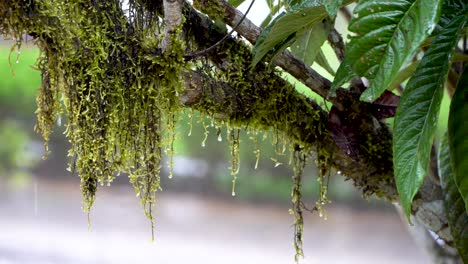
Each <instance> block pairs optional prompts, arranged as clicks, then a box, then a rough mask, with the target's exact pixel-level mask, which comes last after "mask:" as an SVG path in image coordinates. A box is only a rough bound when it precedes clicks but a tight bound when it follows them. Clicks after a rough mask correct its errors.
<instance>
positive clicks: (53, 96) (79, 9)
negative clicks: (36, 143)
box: [0, 0, 190, 220]
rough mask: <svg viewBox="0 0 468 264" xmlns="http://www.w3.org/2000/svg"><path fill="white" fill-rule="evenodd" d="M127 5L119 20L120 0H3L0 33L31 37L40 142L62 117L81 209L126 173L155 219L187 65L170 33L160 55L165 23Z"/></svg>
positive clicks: (182, 46) (179, 44)
mask: <svg viewBox="0 0 468 264" xmlns="http://www.w3.org/2000/svg"><path fill="white" fill-rule="evenodd" d="M130 2H131V3H130V10H129V14H128V15H129V17H126V16H125V15H124V13H123V9H122V6H121V2H120V1H117V0H114V1H85V0H77V1H72V2H69V1H53V0H48V1H3V2H2V3H0V14H1V15H2V16H1V17H2V21H1V25H0V31H1V33H2V34H4V35H7V36H8V35H9V36H12V37H14V38H16V39H21V36H22V34H23V33H24V32H27V33H28V34H30V35H32V36H33V37H35V38H36V44H37V45H38V47H39V48H40V50H41V57H40V60H39V61H38V64H37V67H38V68H39V69H40V70H41V73H42V86H41V88H40V91H39V93H38V96H37V103H38V110H37V116H38V122H37V125H36V130H37V131H38V132H39V133H40V134H41V135H42V136H43V138H44V140H45V142H46V147H47V143H48V138H49V135H50V133H51V131H52V128H53V126H54V124H55V122H56V120H57V118H58V117H59V115H60V114H61V113H62V112H63V111H64V112H65V113H66V114H67V116H68V120H69V123H68V124H66V135H67V137H68V138H69V140H70V143H71V149H70V151H69V156H70V158H71V159H72V160H71V164H70V166H69V167H70V170H71V171H74V172H76V173H77V174H78V175H79V176H80V178H81V189H82V193H83V208H84V210H85V211H88V212H89V210H90V209H91V206H92V204H93V203H94V201H95V195H96V191H97V189H98V188H99V186H100V185H109V184H110V183H111V182H112V181H113V179H114V178H115V176H116V175H117V174H118V173H120V172H125V173H128V174H129V175H130V176H129V177H130V182H131V183H132V184H133V186H134V188H135V190H136V193H137V196H139V197H140V199H141V202H142V206H143V208H144V211H145V214H146V215H147V216H148V218H149V219H151V220H152V211H151V210H152V209H151V208H152V206H153V205H154V204H155V202H156V192H157V190H158V189H159V188H160V185H159V178H160V176H159V175H160V168H161V158H162V155H163V152H164V153H167V154H168V155H169V156H172V155H173V152H174V147H173V141H174V139H175V124H176V121H177V118H178V113H179V112H180V111H181V104H180V102H179V99H178V97H179V94H180V93H181V91H182V83H181V78H182V77H181V71H182V70H183V69H187V68H188V67H190V65H188V64H187V63H186V62H185V61H184V58H183V55H184V51H185V44H184V43H183V42H182V40H181V39H179V38H177V37H176V36H177V34H174V36H173V37H172V38H171V42H172V43H171V44H172V45H171V50H169V51H168V52H165V53H164V54H161V52H160V51H159V50H160V49H159V45H160V40H161V38H162V37H161V36H160V33H161V32H162V31H163V30H162V27H163V25H162V24H161V22H160V21H159V20H158V19H154V18H155V16H154V14H152V13H151V12H150V11H147V10H146V9H145V8H144V7H143V6H142V5H141V4H140V3H139V2H135V1H130ZM12 11H13V12H14V14H11V12H12ZM179 31H180V29H179ZM62 108H63V109H62ZM169 165H170V166H172V159H171V161H170V164H169Z"/></svg>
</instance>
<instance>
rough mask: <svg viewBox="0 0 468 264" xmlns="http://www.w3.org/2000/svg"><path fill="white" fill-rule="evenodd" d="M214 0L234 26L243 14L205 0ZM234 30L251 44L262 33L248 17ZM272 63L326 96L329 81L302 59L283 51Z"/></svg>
mask: <svg viewBox="0 0 468 264" xmlns="http://www.w3.org/2000/svg"><path fill="white" fill-rule="evenodd" d="M215 1H216V2H219V4H221V6H222V7H223V9H224V11H225V13H224V16H223V18H224V22H225V23H226V24H228V25H230V26H234V25H236V24H237V23H238V22H239V21H240V20H241V19H242V17H243V16H244V14H242V12H240V11H239V10H237V9H236V8H234V7H232V6H231V5H229V4H228V3H227V2H226V1H224V0H219V1H218V0H207V1H206V4H207V5H214V4H217V3H215ZM236 31H237V33H239V34H240V35H241V36H243V37H244V38H245V39H247V40H248V41H249V42H250V43H252V44H255V43H256V42H257V39H258V37H259V36H260V34H261V33H262V29H261V28H260V27H258V26H256V25H255V24H254V23H253V22H252V21H250V20H249V19H248V18H246V19H244V20H243V21H242V23H240V24H239V26H238V27H237V30H236ZM274 63H276V64H277V65H278V66H280V67H281V68H282V69H283V70H285V71H287V72H288V73H290V74H291V75H292V76H294V77H295V78H296V79H298V80H299V81H301V82H302V83H304V84H305V85H306V86H307V87H309V88H310V89H311V90H312V91H314V92H316V93H317V94H319V95H320V96H322V97H324V98H326V97H327V96H328V91H329V90H330V85H331V82H330V81H329V80H327V79H326V78H325V77H323V76H321V75H320V74H319V73H317V72H316V71H314V70H313V69H312V68H311V67H309V66H308V65H306V64H305V63H304V62H303V61H301V60H300V59H298V58H296V57H295V56H294V55H293V54H291V53H290V52H289V51H284V52H283V53H282V54H280V55H278V57H277V58H276V60H275V61H274Z"/></svg>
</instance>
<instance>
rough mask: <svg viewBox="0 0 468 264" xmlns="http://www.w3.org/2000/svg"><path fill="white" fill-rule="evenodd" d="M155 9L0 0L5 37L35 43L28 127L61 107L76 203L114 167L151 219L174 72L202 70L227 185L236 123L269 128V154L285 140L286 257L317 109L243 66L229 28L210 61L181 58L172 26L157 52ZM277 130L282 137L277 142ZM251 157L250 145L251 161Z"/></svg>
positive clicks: (315, 134) (172, 107) (298, 221)
mask: <svg viewBox="0 0 468 264" xmlns="http://www.w3.org/2000/svg"><path fill="white" fill-rule="evenodd" d="M194 4H195V5H197V4H198V8H201V9H202V11H203V12H205V13H206V14H208V15H210V17H211V18H212V19H218V18H220V17H219V15H220V14H222V13H224V12H223V10H222V6H221V4H220V3H219V5H212V6H210V7H209V10H207V9H206V5H205V4H204V3H203V2H202V0H198V1H195V3H194ZM11 12H13V13H11ZM160 12H161V10H159V9H158V7H157V5H156V4H155V2H151V1H144V0H141V1H137V0H130V1H129V10H128V13H124V11H123V9H122V5H121V1H119V0H111V1H87V0H76V1H54V0H43V1H32V0H6V1H3V2H0V17H2V20H0V32H1V33H3V34H4V35H9V36H12V37H14V38H16V39H20V38H21V36H22V34H23V33H27V34H30V35H32V36H33V37H34V38H35V41H36V43H37V45H38V46H39V48H40V50H41V59H40V60H39V62H38V68H39V69H40V70H41V73H42V77H43V83H42V87H41V89H40V91H39V93H38V97H37V102H38V110H37V115H38V122H37V126H36V130H37V131H38V132H39V133H41V135H42V136H43V137H44V140H45V142H46V145H47V142H48V137H49V135H50V133H51V131H52V128H53V125H54V124H55V123H56V120H57V119H58V118H59V117H60V115H61V113H65V114H66V115H67V116H68V120H69V122H68V124H66V135H67V137H68V138H69V141H70V143H71V149H70V151H69V156H70V159H71V162H70V171H73V172H76V173H78V175H79V176H80V178H81V189H82V194H83V200H84V202H83V208H84V210H85V211H87V212H89V211H90V210H91V206H92V205H93V203H94V201H95V197H96V192H97V190H98V189H99V187H100V186H102V185H110V184H111V182H112V181H113V180H114V178H115V177H116V176H117V175H118V174H119V173H120V172H124V173H128V174H129V178H130V182H131V183H132V185H133V187H134V189H135V191H136V194H137V196H138V197H140V200H141V203H142V207H143V208H144V212H145V214H146V215H147V217H148V218H149V219H150V220H151V222H152V223H153V221H152V220H153V216H152V208H153V206H154V204H155V203H156V193H157V191H158V190H159V189H160V188H161V187H160V170H161V166H162V165H161V160H162V156H163V155H164V154H167V155H170V156H172V155H173V153H174V147H173V142H174V140H175V138H176V135H175V126H176V123H177V120H178V115H179V113H180V112H181V110H182V107H181V103H180V100H179V95H181V93H182V90H183V88H182V76H183V75H182V74H181V73H182V72H185V71H189V70H190V69H192V68H194V67H192V65H196V66H197V71H198V72H199V73H200V74H202V75H204V76H208V77H209V78H210V79H212V80H214V81H213V82H212V83H208V84H206V87H204V88H203V92H204V94H203V99H202V100H201V101H200V102H199V103H198V109H202V110H203V111H204V112H205V113H206V114H207V115H209V116H212V117H215V119H218V120H221V121H220V122H219V123H218V124H217V126H219V127H221V126H225V125H228V126H229V131H230V134H229V136H228V138H229V141H230V148H231V153H232V164H231V173H232V176H233V189H232V192H233V194H235V189H234V188H235V182H236V177H237V176H236V175H237V172H238V171H239V166H240V164H239V161H240V158H239V145H240V142H239V133H240V129H242V128H248V129H249V130H251V131H270V130H272V131H273V135H274V144H275V145H276V146H277V152H278V153H280V154H283V153H284V152H285V149H286V147H285V146H289V145H292V146H294V147H293V151H292V153H293V168H294V176H293V183H294V187H293V190H292V203H293V208H292V214H293V215H294V219H295V239H294V241H295V248H296V259H297V258H298V257H299V256H301V255H303V252H302V232H303V217H302V210H303V204H302V201H301V196H302V194H301V186H302V180H301V179H302V173H303V170H304V166H305V163H306V159H307V156H308V155H309V152H310V150H311V149H312V147H317V146H318V149H319V150H320V149H321V148H320V144H321V142H322V140H323V139H324V137H326V136H327V133H326V131H325V121H326V117H325V116H324V115H323V113H321V112H320V111H319V110H317V109H316V108H314V107H313V106H312V105H311V104H309V103H308V101H307V99H306V98H305V97H304V96H302V95H300V94H298V93H296V92H295V89H294V87H293V86H292V85H291V84H289V83H287V82H286V81H284V80H282V79H281V78H278V76H279V75H280V73H279V72H278V71H277V70H276V69H275V68H274V67H271V68H269V69H267V68H266V66H265V65H261V64H259V65H258V66H257V67H259V68H257V69H251V68H250V65H251V52H250V47H248V46H247V45H245V44H243V43H242V41H241V40H235V39H233V38H229V39H228V40H227V41H225V42H223V43H222V44H221V45H219V46H218V47H217V48H216V49H215V50H214V51H213V52H216V53H217V54H218V56H217V58H218V59H219V61H207V60H206V59H204V58H202V59H198V60H197V59H194V63H193V64H190V63H187V62H186V61H185V58H184V53H185V48H186V46H185V45H186V44H187V43H184V42H183V40H181V39H180V38H178V36H179V35H180V34H179V33H180V32H176V33H175V34H173V35H172V36H171V38H170V42H171V45H170V49H169V50H167V51H165V52H164V53H162V52H161V47H160V46H161V40H162V36H161V34H162V32H164V24H163V21H162V19H161V18H160ZM179 30H181V29H179ZM187 42H188V44H189V45H193V43H191V41H190V40H187ZM191 48H193V47H191ZM202 48H206V47H202ZM213 64H214V65H216V67H211V66H212V65H213ZM195 107H196V106H195ZM204 126H205V127H206V125H204ZM255 133H256V132H255ZM285 135H287V137H288V138H290V139H291V141H290V142H285V141H286V140H285V138H286V136H285ZM206 136H207V134H206ZM203 142H204V141H203ZM281 143H282V149H280V147H279V146H280V144H281ZM202 144H203V143H202ZM259 155H260V151H259V150H256V157H257V159H258V157H259ZM319 160H320V162H319V166H320V168H321V174H320V175H321V179H322V185H323V186H326V185H324V184H325V183H324V182H325V179H326V177H327V176H326V175H328V174H329V170H328V164H329V162H330V154H329V153H327V152H325V151H323V152H320V155H319ZM169 166H170V167H171V166H172V158H171V159H170V161H169ZM320 197H321V198H320V201H319V204H320V205H321V204H322V203H323V202H324V201H326V188H325V187H323V188H322V189H321V195H320Z"/></svg>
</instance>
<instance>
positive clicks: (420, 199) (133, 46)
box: [0, 0, 452, 243]
mask: <svg viewBox="0 0 468 264" xmlns="http://www.w3.org/2000/svg"><path fill="white" fill-rule="evenodd" d="M168 1H169V0H168ZM210 1H212V0H210ZM11 2H13V1H7V2H1V1H0V7H1V8H0V10H4V11H5V12H3V13H0V14H1V15H3V17H5V19H4V20H2V21H0V23H5V25H3V24H1V25H0V26H8V27H9V26H10V25H9V24H8V19H9V16H12V14H15V15H18V14H19V15H21V16H23V17H21V19H16V20H15V21H16V22H18V23H23V24H21V26H22V27H20V28H22V29H23V27H24V28H26V29H29V27H30V29H31V30H34V29H35V30H38V31H39V32H35V33H37V37H38V38H41V41H42V42H43V43H47V44H50V43H52V44H50V45H51V46H52V47H53V48H54V49H50V51H49V53H48V54H51V53H53V52H57V53H60V52H62V51H61V50H60V49H61V48H63V47H62V46H60V45H53V44H54V43H57V42H56V41H57V39H53V38H54V37H55V38H59V37H60V34H50V35H48V34H45V33H47V32H50V31H51V30H56V32H59V33H60V32H62V30H63V28H62V27H61V25H60V24H58V23H57V21H58V19H57V17H44V15H42V14H41V13H40V12H37V10H34V6H33V4H31V5H30V6H28V8H29V9H27V8H26V7H24V5H22V4H23V2H16V3H11ZM29 2H30V3H36V2H35V1H29ZM151 3H154V2H151ZM221 3H222V5H223V7H224V10H225V11H226V17H227V20H228V24H231V25H233V24H235V23H236V22H238V21H239V19H240V18H241V17H242V14H241V13H240V12H238V11H237V10H236V9H234V8H232V7H231V6H229V5H227V4H226V3H225V2H224V1H223V2H221ZM11 8H18V9H21V8H25V10H22V9H21V10H16V11H18V12H10V9H11ZM102 12H105V10H102ZM182 12H183V14H184V17H185V19H186V23H184V24H183V30H184V33H185V34H186V37H187V39H190V41H193V42H195V43H196V44H197V46H199V47H201V48H205V47H209V46H211V45H213V44H214V43H216V42H217V41H218V40H219V39H221V38H222V37H223V36H224V35H225V33H226V32H225V31H222V30H220V29H219V28H217V27H215V26H214V25H213V23H212V22H211V20H210V19H208V18H206V17H204V16H202V15H200V14H199V13H198V12H196V11H195V10H194V9H193V8H192V7H191V5H189V4H188V3H184V4H183V11H182ZM167 19H169V18H167ZM123 20H124V19H122V21H123ZM169 20H171V21H172V19H169ZM5 21H6V22H5ZM23 21H24V22H23ZM173 21H177V19H174V20H173ZM115 23H117V22H115ZM34 24H42V26H45V27H46V28H47V30H43V28H44V27H41V26H37V25H36V27H33V25H34ZM169 24H173V25H176V24H178V22H174V23H172V22H169ZM118 27H120V28H123V25H116V28H118ZM239 28H240V29H239V32H240V34H242V35H243V36H244V37H246V38H247V39H249V38H251V39H249V41H251V42H252V43H254V42H255V40H256V37H258V35H259V34H260V29H259V28H258V27H256V26H255V25H253V24H252V23H251V22H250V21H248V20H244V22H242V23H241V25H240V26H239ZM242 28H243V29H242ZM41 30H42V32H41ZM244 30H245V32H243V31H244ZM242 32H243V33H242ZM16 33H18V32H16ZM85 33H86V32H85ZM91 34H92V33H91ZM126 34H127V35H125V37H123V36H122V37H121V38H116V39H113V41H122V43H121V44H122V46H125V48H128V49H129V50H131V51H132V53H131V55H132V56H135V57H138V56H141V60H138V59H140V58H134V59H135V61H138V62H139V63H148V61H147V60H146V57H151V56H158V52H155V53H154V54H153V53H152V54H143V53H144V52H148V53H150V52H152V51H151V50H150V49H145V50H143V49H142V48H141V46H139V43H138V41H139V40H140V38H138V36H132V35H131V34H135V33H134V32H132V31H131V30H129V31H128V32H126ZM126 39H131V40H132V41H131V42H125V41H126ZM49 41H50V42H49ZM62 41H65V40H62ZM70 41H71V43H66V44H67V45H66V47H67V48H69V49H74V48H75V49H77V50H78V51H80V52H83V51H84V49H82V50H79V48H81V47H80V45H79V40H78V39H73V38H71V39H70ZM76 41H78V42H76ZM245 50H247V51H248V50H249V47H247V46H246V45H245V44H244V43H242V42H241V41H236V40H235V39H233V38H228V39H227V40H226V41H225V42H223V43H222V45H220V46H219V47H218V48H217V49H216V51H217V52H216V53H215V52H211V53H208V54H207V58H208V59H209V60H210V61H211V62H212V63H213V65H214V66H216V68H218V70H220V71H224V70H227V69H233V68H234V69H235V70H242V69H245V68H246V65H245V64H240V65H239V64H236V63H239V62H238V61H236V60H234V59H233V58H232V57H230V56H229V54H228V53H230V52H234V53H235V52H240V51H245ZM84 55H87V54H84ZM159 55H160V52H159ZM242 55H243V56H245V57H248V56H249V53H248V52H247V53H242ZM103 56H104V55H103ZM108 56H110V57H109V58H108V57H104V58H103V59H102V61H99V62H100V63H101V62H102V65H106V64H107V65H108V64H109V62H110V61H112V60H110V58H111V56H112V54H111V53H109V55H108ZM96 59H100V58H99V57H96ZM244 59H245V58H244ZM244 62H245V60H244V61H243V62H242V63H244ZM277 63H278V65H280V66H281V67H283V69H285V70H287V71H288V72H290V73H292V74H293V75H294V76H296V78H298V79H300V80H301V81H303V82H304V83H305V84H307V85H308V86H309V87H310V88H311V89H313V90H314V91H316V92H317V93H319V94H320V95H322V96H326V95H327V93H328V89H329V86H330V82H329V81H328V80H327V79H325V78H323V77H322V76H320V75H318V74H317V73H316V72H315V71H313V70H312V69H311V68H310V67H308V66H306V65H304V63H302V62H301V61H300V60H298V59H297V58H295V57H294V56H292V55H291V54H289V53H288V52H285V53H283V54H282V55H281V56H280V58H279V59H278V61H277ZM140 66H141V65H140ZM144 68H145V69H147V68H148V67H144ZM127 74H129V73H127ZM242 75H243V76H242V77H243V78H244V80H243V81H244V82H246V83H247V84H248V86H245V85H244V88H245V87H249V88H250V89H243V90H239V89H240V88H239V87H237V86H232V85H231V83H229V81H230V80H225V81H220V80H213V79H211V78H209V77H208V76H205V75H203V74H201V73H197V72H189V73H187V74H186V75H185V82H186V91H185V93H184V94H183V95H182V100H183V102H184V103H185V105H186V106H187V107H193V108H195V109H200V110H201V111H204V112H209V113H210V114H213V115H216V117H218V118H221V119H227V120H230V121H232V122H236V124H237V125H239V126H257V127H260V128H264V129H268V128H274V129H278V130H280V131H282V132H283V133H284V134H285V135H286V136H287V137H288V138H289V139H290V140H291V141H293V142H300V143H302V144H305V145H307V146H310V147H311V148H314V147H315V148H319V147H320V148H322V150H325V151H326V152H327V153H330V154H331V155H333V158H332V163H333V164H332V165H333V166H334V167H335V168H336V169H337V170H339V171H341V174H342V175H345V176H346V177H347V178H350V179H352V180H353V181H354V183H355V185H356V186H357V187H359V188H361V189H363V191H364V193H365V194H367V195H370V194H373V193H376V194H377V195H379V196H382V197H385V198H387V199H389V200H391V201H393V202H394V201H396V200H397V195H396V188H395V183H394V181H393V169H392V167H391V159H392V157H391V147H392V144H391V143H392V135H391V131H390V129H389V128H388V126H386V125H385V124H383V123H381V122H379V121H377V120H376V119H375V118H374V117H373V116H371V115H370V114H369V113H368V112H369V111H368V107H367V105H366V104H364V103H361V102H356V100H355V98H356V96H355V94H351V93H352V91H351V92H343V91H338V96H337V98H340V102H342V104H343V108H342V109H343V110H346V111H342V113H339V114H340V116H339V117H340V118H341V119H340V121H343V122H346V123H347V124H354V123H357V125H356V126H355V127H357V128H358V129H359V130H357V132H359V133H360V134H359V135H358V141H357V142H354V143H356V144H357V145H358V149H357V150H358V151H366V152H364V153H363V154H365V153H370V154H371V155H370V156H368V157H367V158H366V155H359V154H360V153H358V155H357V157H358V158H357V159H352V158H351V157H350V155H347V154H346V153H343V152H342V151H341V150H340V149H339V148H338V147H337V145H336V142H334V140H333V139H332V137H331V132H330V130H331V129H330V128H329V127H327V124H328V122H329V121H330V120H329V118H328V117H327V116H326V115H325V113H324V112H323V111H322V110H321V109H320V107H318V106H317V104H316V103H314V102H311V101H310V100H307V99H306V98H305V97H303V96H302V95H300V94H299V93H298V92H297V91H296V90H295V89H294V88H293V87H292V86H290V85H289V84H288V83H287V82H285V81H284V80H283V79H282V78H281V76H280V75H279V74H277V73H275V72H272V71H269V70H268V69H267V67H265V65H263V64H260V65H259V66H258V67H257V68H256V69H255V70H254V71H253V72H247V71H244V72H242ZM150 76H153V75H150ZM100 77H102V76H100ZM108 77H109V76H105V78H108ZM102 78H104V77H102ZM150 78H151V77H150ZM227 79H229V78H227ZM67 80H68V79H67ZM129 80H132V79H131V78H129ZM75 81H82V82H86V80H75ZM233 81H235V80H233ZM272 84H274V85H272ZM129 85H131V83H129ZM226 105H227V106H228V107H226ZM335 106H336V105H335ZM339 110H340V109H338V112H339ZM353 132H355V131H353ZM371 147H375V148H371ZM366 148H369V149H366ZM380 161H384V164H382V163H381V162H380ZM389 164H390V166H389ZM441 194H442V193H441V189H440V187H439V186H438V185H437V184H435V183H434V182H432V181H431V180H430V177H427V178H426V181H425V183H424V186H423V187H422V189H421V191H420V192H419V193H418V195H417V197H416V199H415V201H414V203H413V214H414V216H415V217H416V218H417V219H418V220H419V221H420V222H421V223H423V224H424V225H425V226H426V227H428V228H429V229H431V230H433V231H434V232H436V233H437V234H438V235H439V236H440V237H441V238H443V239H444V240H445V241H446V242H448V243H451V241H452V238H451V236H450V234H449V232H446V231H447V226H448V225H447V218H446V217H445V213H444V212H443V210H442V209H441V208H442V207H441V204H442V203H441V201H442V195H441Z"/></svg>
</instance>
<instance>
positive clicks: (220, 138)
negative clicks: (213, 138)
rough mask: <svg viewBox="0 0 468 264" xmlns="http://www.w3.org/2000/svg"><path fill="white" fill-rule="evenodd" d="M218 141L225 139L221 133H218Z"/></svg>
mask: <svg viewBox="0 0 468 264" xmlns="http://www.w3.org/2000/svg"><path fill="white" fill-rule="evenodd" d="M218 141H219V142H221V141H223V138H222V137H221V134H219V135H218Z"/></svg>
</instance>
